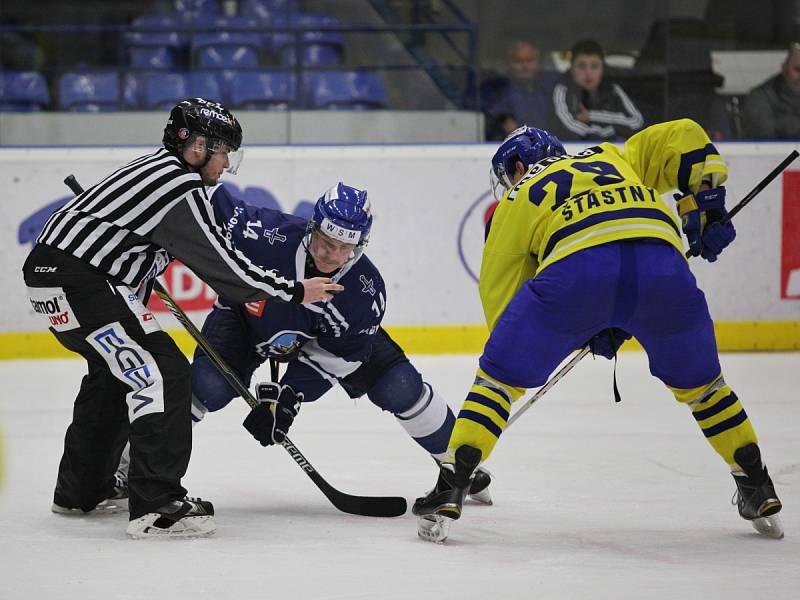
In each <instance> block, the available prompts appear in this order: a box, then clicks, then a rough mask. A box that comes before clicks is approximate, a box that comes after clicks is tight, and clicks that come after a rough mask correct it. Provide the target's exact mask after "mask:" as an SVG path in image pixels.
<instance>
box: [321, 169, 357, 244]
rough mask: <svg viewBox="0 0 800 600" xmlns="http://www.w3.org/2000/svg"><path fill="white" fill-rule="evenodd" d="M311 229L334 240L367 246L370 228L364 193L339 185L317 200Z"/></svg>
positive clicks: (340, 183)
mask: <svg viewBox="0 0 800 600" xmlns="http://www.w3.org/2000/svg"><path fill="white" fill-rule="evenodd" d="M310 225H312V227H313V230H315V231H320V232H322V233H324V234H325V235H327V236H328V237H330V238H333V239H334V240H338V241H340V242H344V243H346V244H353V245H355V246H361V247H363V246H366V245H367V242H368V241H369V232H370V229H371V228H372V210H371V207H370V201H369V197H368V196H367V191H366V190H359V189H357V188H354V187H351V186H349V185H345V184H343V183H342V182H341V181H340V182H339V183H337V184H336V185H334V186H333V187H331V188H330V189H329V190H328V191H327V192H325V194H324V195H323V196H322V197H321V198H320V199H319V200H317V203H316V205H315V206H314V214H313V215H312V216H311V223H310Z"/></svg>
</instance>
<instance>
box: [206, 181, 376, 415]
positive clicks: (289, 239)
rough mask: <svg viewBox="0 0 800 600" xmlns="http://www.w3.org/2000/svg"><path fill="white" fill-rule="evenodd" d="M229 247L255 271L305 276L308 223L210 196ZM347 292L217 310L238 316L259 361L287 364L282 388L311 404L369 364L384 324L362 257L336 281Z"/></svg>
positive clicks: (224, 193)
mask: <svg viewBox="0 0 800 600" xmlns="http://www.w3.org/2000/svg"><path fill="white" fill-rule="evenodd" d="M211 203H212V205H213V207H214V212H215V214H216V216H217V218H218V221H219V222H220V223H223V224H224V229H225V232H224V233H225V236H226V237H227V238H228V239H229V240H230V242H231V245H232V246H233V247H234V248H235V249H236V251H237V252H240V253H242V254H244V255H245V256H247V258H249V259H250V261H252V262H253V263H254V264H256V265H260V266H262V267H268V268H270V269H277V270H278V271H279V272H280V273H282V274H283V275H284V277H287V278H290V279H292V278H294V279H297V280H303V279H306V278H307V277H309V276H311V275H306V269H307V264H306V260H307V251H306V244H307V240H306V221H305V220H304V219H301V218H299V217H295V216H293V215H287V214H284V213H281V212H279V211H277V210H273V209H269V208H261V207H256V206H252V205H249V204H246V203H245V202H243V201H242V200H240V199H238V198H236V197H235V196H233V195H232V193H231V192H230V190H228V189H227V188H226V187H225V186H224V185H221V186H219V187H217V188H216V190H214V192H213V194H212V196H211ZM339 283H340V284H341V285H343V286H344V291H342V292H341V293H339V294H337V295H336V296H334V298H333V300H331V301H328V302H317V303H314V304H290V303H286V302H279V301H272V300H264V301H257V302H250V303H247V304H237V303H235V302H233V301H230V300H228V299H227V298H224V297H220V298H219V299H218V300H217V302H216V303H215V306H214V309H213V310H215V311H217V310H231V311H237V312H238V313H240V315H241V318H242V319H243V320H244V322H245V323H246V329H247V332H248V334H249V340H248V343H249V344H251V347H252V349H253V350H254V351H255V352H256V353H257V354H258V355H259V356H261V357H263V358H265V359H266V358H274V359H277V360H279V361H282V362H288V363H289V366H288V368H287V370H286V373H285V375H284V377H283V378H282V379H281V381H282V383H285V384H289V385H291V386H292V387H293V388H294V389H295V390H296V391H299V392H303V394H304V395H305V400H306V401H310V400H316V399H317V398H319V397H320V396H321V395H322V394H324V393H325V392H326V391H327V390H328V389H329V388H330V387H331V386H332V385H333V384H334V383H336V382H337V381H338V380H339V379H341V378H343V377H346V376H347V375H349V374H350V373H352V372H353V371H355V370H356V369H357V368H358V367H359V366H361V364H362V363H363V362H364V361H366V359H367V358H368V357H369V354H370V351H371V348H372V339H373V336H374V334H375V332H377V330H378V327H379V325H380V323H381V320H382V319H383V314H384V311H385V308H386V288H385V285H384V282H383V279H382V278H381V275H380V273H379V272H378V269H377V268H376V267H375V265H373V264H372V262H371V261H370V260H369V259H368V258H367V257H366V256H363V255H362V257H361V258H360V259H359V260H358V261H357V262H356V263H355V264H353V265H352V266H351V267H350V268H349V269H348V270H347V271H346V272H344V273H343V274H342V275H341V278H340V279H339Z"/></svg>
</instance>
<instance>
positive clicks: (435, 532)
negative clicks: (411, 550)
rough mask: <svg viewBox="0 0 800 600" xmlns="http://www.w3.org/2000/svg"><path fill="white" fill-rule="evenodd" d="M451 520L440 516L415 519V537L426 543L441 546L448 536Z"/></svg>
mask: <svg viewBox="0 0 800 600" xmlns="http://www.w3.org/2000/svg"><path fill="white" fill-rule="evenodd" d="M452 522H453V519H451V518H449V517H443V516H442V515H426V516H424V517H417V535H418V536H419V537H421V538H422V539H423V540H425V541H426V542H433V543H434V544H442V543H444V541H445V540H446V539H447V536H448V535H449V534H450V525H451V524H452Z"/></svg>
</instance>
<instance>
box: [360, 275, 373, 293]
mask: <svg viewBox="0 0 800 600" xmlns="http://www.w3.org/2000/svg"><path fill="white" fill-rule="evenodd" d="M358 280H359V281H360V282H361V285H363V286H364V287H363V288H361V291H362V292H364V293H365V294H369V295H370V296H374V295H375V282H374V281H373V280H372V279H367V276H366V275H363V274H362V275H361V276H359V278H358Z"/></svg>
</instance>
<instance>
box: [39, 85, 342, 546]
mask: <svg viewBox="0 0 800 600" xmlns="http://www.w3.org/2000/svg"><path fill="white" fill-rule="evenodd" d="M241 143H242V129H241V127H240V125H239V123H238V121H237V120H236V119H235V118H234V116H233V115H232V114H231V113H230V112H229V111H228V110H226V109H225V107H224V106H222V105H221V104H219V103H217V102H212V101H209V100H204V99H202V98H194V99H190V100H184V101H183V102H181V103H179V104H178V105H177V106H176V107H175V108H173V109H172V112H171V113H170V115H169V120H168V121H167V126H166V128H165V129H164V138H163V146H164V147H163V148H159V149H158V150H156V151H155V152H153V153H151V154H147V155H145V156H141V157H139V158H136V159H135V160H133V161H131V162H130V163H128V164H126V165H124V166H122V167H120V168H119V169H117V170H116V171H114V172H113V173H111V174H109V175H108V176H107V177H105V178H104V179H103V180H101V181H100V182H98V183H95V184H94V185H92V186H91V187H90V188H88V189H86V190H85V191H83V192H82V193H80V194H79V195H78V196H76V197H75V198H74V199H73V200H72V201H70V202H68V203H67V204H66V205H64V206H63V207H62V208H60V209H58V210H56V211H55V212H54V213H53V214H52V215H51V216H50V218H49V219H48V220H47V222H46V223H45V225H44V228H43V230H42V232H41V234H40V236H39V238H38V240H37V244H36V246H35V247H34V248H33V250H32V251H31V253H30V255H29V256H28V258H27V260H26V261H25V265H24V267H23V273H24V278H25V283H26V285H27V286H28V295H29V297H30V301H31V306H32V307H33V310H34V311H35V312H37V313H38V314H39V315H41V317H42V318H43V319H44V320H45V322H46V324H47V325H48V327H49V329H50V331H52V332H53V334H54V335H55V336H56V338H57V339H58V341H59V342H60V343H61V344H62V345H63V346H64V347H65V348H67V349H69V350H71V351H73V352H76V353H78V354H80V355H81V356H83V357H84V358H85V359H86V361H87V363H88V372H87V374H86V375H85V376H84V378H83V381H82V383H81V387H80V390H79V391H78V395H77V398H76V399H75V406H74V410H73V417H72V423H71V424H70V426H69V427H68V428H67V432H66V436H65V440H64V454H63V456H62V458H61V464H60V466H59V470H58V480H57V483H56V489H55V494H54V498H53V511H54V512H57V513H64V514H82V513H97V512H101V511H105V512H110V511H113V510H119V509H120V508H123V507H124V505H125V503H124V495H125V492H126V490H124V489H121V488H120V487H119V486H115V479H114V472H115V470H116V468H117V464H118V462H119V459H120V454H121V452H122V449H123V447H124V445H125V442H126V440H128V439H130V472H129V481H128V485H129V489H128V490H127V492H128V494H129V503H128V509H129V511H130V523H129V525H128V534H129V535H130V536H132V537H136V538H138V537H195V536H201V535H208V534H210V533H212V532H213V531H214V529H215V524H214V516H213V515H214V508H213V506H212V504H211V502H208V501H203V500H200V499H198V498H188V497H187V496H186V490H185V489H184V488H183V487H182V486H181V477H182V476H183V475H184V473H185V472H186V468H187V465H188V463H189V456H190V454H191V442H192V440H191V415H190V406H191V389H190V381H191V377H190V371H189V363H188V361H187V360H186V358H185V357H184V355H183V354H182V353H181V352H180V350H179V349H178V347H177V346H176V345H175V342H174V341H173V340H172V339H171V338H170V337H169V335H167V334H166V333H165V332H164V331H162V329H161V327H160V326H159V324H158V322H157V321H156V320H155V318H154V316H153V314H152V313H151V312H150V311H149V310H148V309H147V300H148V298H149V296H150V291H151V288H152V284H153V280H154V278H155V277H156V276H157V275H158V274H159V273H161V272H162V271H163V270H164V269H165V268H166V266H167V264H169V262H170V261H171V260H172V259H173V258H178V259H180V260H181V261H183V262H184V263H185V264H186V265H187V266H188V267H190V268H191V269H192V270H193V271H194V272H195V273H197V275H198V276H200V277H201V278H202V279H203V280H205V281H206V282H207V283H208V284H209V285H211V287H213V288H214V290H215V291H217V292H218V293H220V294H224V295H225V296H227V297H232V298H235V299H237V300H238V301H240V302H250V301H256V300H263V299H266V298H272V299H274V300H276V301H283V302H298V303H299V302H317V301H320V300H325V299H329V298H330V297H331V294H332V293H335V292H336V291H339V290H341V289H342V288H341V286H339V285H337V284H334V283H332V282H331V280H330V279H328V278H324V277H319V278H314V279H307V280H305V281H302V282H300V281H294V280H289V279H285V278H284V277H282V276H281V275H280V274H279V273H278V272H276V271H270V270H266V269H264V268H262V267H259V266H256V265H254V264H252V263H251V262H250V261H249V260H247V258H245V257H244V256H243V255H241V254H240V253H237V252H234V251H233V249H232V248H231V246H230V244H229V243H228V241H227V240H226V238H225V236H224V234H223V228H222V224H220V223H218V222H216V220H215V218H214V211H213V210H212V209H211V206H210V203H209V200H208V196H207V194H206V189H205V186H213V185H216V184H217V183H218V182H219V179H220V177H221V176H222V173H223V171H225V170H228V171H230V172H232V173H235V171H236V169H237V168H238V166H239V163H240V161H241V155H242V154H241V150H240V146H241Z"/></svg>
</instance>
